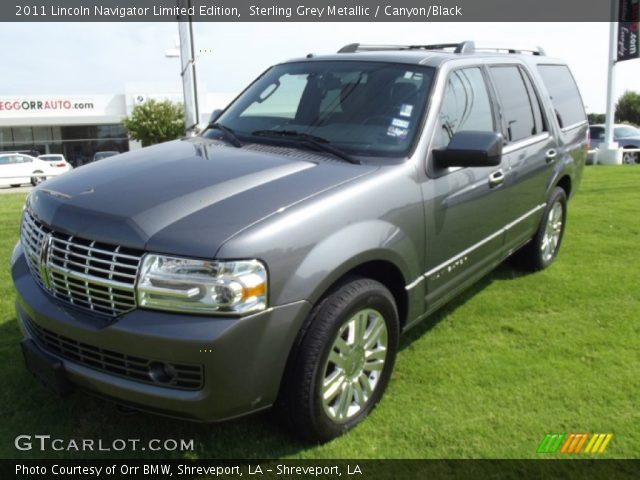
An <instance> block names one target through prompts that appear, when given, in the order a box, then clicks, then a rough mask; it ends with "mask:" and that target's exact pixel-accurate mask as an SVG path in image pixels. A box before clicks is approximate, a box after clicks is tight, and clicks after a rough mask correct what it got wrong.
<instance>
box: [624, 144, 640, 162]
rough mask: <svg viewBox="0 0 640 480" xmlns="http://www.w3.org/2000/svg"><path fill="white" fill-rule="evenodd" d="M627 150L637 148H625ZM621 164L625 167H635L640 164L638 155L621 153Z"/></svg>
mask: <svg viewBox="0 0 640 480" xmlns="http://www.w3.org/2000/svg"><path fill="white" fill-rule="evenodd" d="M627 148H637V147H627ZM622 163H624V164H627V165H637V164H638V163H640V153H638V152H626V151H623V152H622Z"/></svg>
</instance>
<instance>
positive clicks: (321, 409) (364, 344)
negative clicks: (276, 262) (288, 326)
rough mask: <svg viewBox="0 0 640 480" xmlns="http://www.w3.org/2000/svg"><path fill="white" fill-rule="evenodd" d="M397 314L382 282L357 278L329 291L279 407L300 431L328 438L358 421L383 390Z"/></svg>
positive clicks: (297, 356)
mask: <svg viewBox="0 0 640 480" xmlns="http://www.w3.org/2000/svg"><path fill="white" fill-rule="evenodd" d="M398 333H399V327H398V313H397V309H396V306H395V302H394V299H393V296H392V295H391V293H390V292H389V290H387V288H385V287H384V286H383V285H382V284H381V283H379V282H377V281H375V280H371V279H367V278H359V277H354V278H352V279H350V280H349V281H347V282H345V283H343V284H341V285H340V286H338V287H337V288H336V289H334V290H333V291H332V292H331V293H330V294H329V295H328V296H326V297H325V298H324V299H323V300H322V301H321V302H320V303H319V304H318V305H317V306H316V307H315V308H314V309H313V311H312V313H311V317H310V323H309V326H308V328H307V329H306V331H305V332H304V333H303V334H302V338H301V339H300V341H299V343H298V345H297V347H296V350H295V352H294V354H293V355H292V357H291V359H290V364H289V368H288V373H287V375H286V377H285V381H284V384H283V391H282V394H281V406H282V407H283V413H285V415H286V418H287V420H288V421H289V424H290V425H291V427H292V428H293V429H294V431H295V432H296V433H297V434H299V435H300V436H302V437H304V438H306V439H307V440H311V441H320V442H325V441H328V440H331V439H332V438H335V437H337V436H338V435H341V434H342V433H344V432H345V431H347V430H349V429H351V428H352V427H354V426H355V425H357V424H358V423H359V422H360V421H361V420H362V419H363V418H364V417H366V416H367V415H368V414H369V412H370V411H371V410H372V409H373V408H374V407H375V405H376V404H377V403H378V401H379V400H380V398H381V397H382V394H383V393H384V391H385V389H386V386H387V383H388V382H389V377H390V376H391V371H392V370H393V365H394V362H395V356H396V351H397V344H398Z"/></svg>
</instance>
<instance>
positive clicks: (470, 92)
mask: <svg viewBox="0 0 640 480" xmlns="http://www.w3.org/2000/svg"><path fill="white" fill-rule="evenodd" d="M464 130H475V131H482V132H493V131H494V125H493V115H492V113H491V102H490V100H489V93H488V91H487V86H486V84H485V81H484V77H483V76H482V72H481V71H480V69H479V68H465V69H462V70H456V71H454V72H452V73H451V75H450V76H449V79H448V80H447V85H446V87H445V93H444V97H443V99H442V108H441V109H440V132H439V133H440V135H441V136H440V138H439V141H437V142H436V144H437V146H438V147H439V148H444V147H446V146H447V145H448V144H449V142H450V141H451V138H452V137H453V135H454V134H455V133H456V132H458V131H464Z"/></svg>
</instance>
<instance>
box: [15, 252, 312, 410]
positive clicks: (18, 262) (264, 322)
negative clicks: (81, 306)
mask: <svg viewBox="0 0 640 480" xmlns="http://www.w3.org/2000/svg"><path fill="white" fill-rule="evenodd" d="M11 272H12V277H13V281H14V284H15V287H16V290H17V301H16V311H17V317H18V323H19V326H20V328H21V330H22V332H23V335H24V337H25V338H31V339H33V340H34V342H35V343H36V344H37V345H38V347H40V348H41V349H42V350H43V351H45V352H46V353H49V354H53V355H54V356H56V358H59V359H60V360H61V361H62V363H63V365H64V369H65V371H66V373H67V376H68V378H69V380H70V381H71V383H73V384H74V385H76V386H78V387H80V388H82V389H85V390H88V391H90V392H93V393H95V394H98V395H99V396H102V397H106V398H109V399H111V400H114V401H116V402H119V403H123V404H127V405H131V406H134V407H136V408H139V409H141V410H147V411H151V412H155V413H160V414H164V415H168V416H173V417H179V418H186V419H190V420H196V421H219V420H224V419H228V418H233V417H237V416H240V415H243V414H246V413H250V412H252V411H255V410H260V409H263V408H266V407H268V406H270V405H271V404H272V403H273V402H274V401H275V399H276V398H277V394H278V390H279V386H280V381H281V378H282V375H283V372H284V368H285V365H286V362H287V358H288V355H289V351H290V349H291V346H292V345H293V342H294V340H295V337H296V335H297V333H298V331H299V329H300V327H301V326H302V323H303V322H304V319H305V318H306V316H307V315H308V313H309V310H310V305H309V303H308V302H306V301H300V302H296V303H292V304H288V305H283V306H277V307H273V308H271V309H269V310H267V311H264V312H260V313H258V314H255V315H251V316H248V317H244V318H239V319H231V318H216V317H204V316H196V315H180V314H173V313H166V312H154V311H150V310H142V309H138V310H134V311H132V312H130V313H127V314H125V315H122V316H121V317H118V318H116V319H115V320H112V321H111V320H110V321H106V320H104V319H103V318H99V317H95V316H92V315H90V314H88V313H85V312H83V311H80V310H77V309H74V308H72V307H69V306H68V305H66V304H63V303H61V302H59V301H58V300H56V299H55V298H53V297H52V296H50V295H49V294H48V293H46V292H45V291H44V290H43V289H42V288H41V287H40V286H39V285H38V284H37V283H36V282H35V281H34V279H33V278H32V276H31V273H30V271H29V269H28V266H27V264H26V259H25V257H24V255H23V254H22V252H21V248H20V247H19V246H18V247H16V251H15V252H14V255H13V257H12V267H11ZM38 329H44V330H46V331H48V332H52V333H53V334H54V335H58V336H61V337H63V338H65V339H71V340H73V341H74V342H77V344H78V345H80V344H82V345H88V346H91V347H94V348H97V349H100V350H102V349H104V350H106V351H109V352H118V353H121V354H123V355H130V356H135V357H136V358H143V359H148V360H150V361H159V362H167V363H172V364H190V365H201V366H202V371H203V384H202V387H201V388H200V389H198V390H185V389H178V388H174V387H167V386H161V385H157V384H151V383H143V382H141V381H139V380H135V379H131V378H126V377H124V376H122V375H115V374H113V373H111V372H108V371H105V370H104V369H100V368H94V367H91V366H87V365H86V364H84V363H82V362H79V361H73V360H71V359H69V358H65V356H62V355H60V354H57V353H55V352H52V351H51V350H50V349H48V348H47V345H46V344H45V343H43V342H42V341H39V337H38V335H36V334H35V332H36V331H39V330H38ZM74 345H75V343H74ZM150 378H151V377H150ZM147 381H149V380H147Z"/></svg>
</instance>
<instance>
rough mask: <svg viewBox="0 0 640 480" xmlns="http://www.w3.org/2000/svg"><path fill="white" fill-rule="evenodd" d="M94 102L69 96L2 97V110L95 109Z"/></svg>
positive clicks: (0, 104) (0, 103) (0, 107)
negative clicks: (82, 100)
mask: <svg viewBox="0 0 640 480" xmlns="http://www.w3.org/2000/svg"><path fill="white" fill-rule="evenodd" d="M93 108H94V106H93V102H76V101H74V100H70V99H68V98H62V99H45V100H42V99H38V100H34V99H29V98H16V99H10V100H6V99H0V112H1V111H7V112H10V111H19V110H93Z"/></svg>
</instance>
